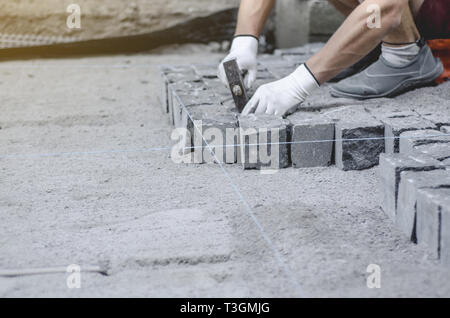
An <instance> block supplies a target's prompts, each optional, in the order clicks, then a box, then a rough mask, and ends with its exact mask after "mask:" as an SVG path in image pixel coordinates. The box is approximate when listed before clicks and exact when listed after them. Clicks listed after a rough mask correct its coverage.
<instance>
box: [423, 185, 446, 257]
mask: <svg viewBox="0 0 450 318" xmlns="http://www.w3.org/2000/svg"><path fill="white" fill-rule="evenodd" d="M417 193H418V194H417V229H416V231H417V242H418V243H419V244H425V245H426V246H427V247H428V250H429V251H430V253H431V255H432V256H433V257H434V258H440V256H441V251H443V248H445V249H446V250H445V254H447V253H448V247H449V246H448V241H447V240H446V239H447V233H448V232H447V231H444V236H445V238H444V239H443V238H441V236H442V232H441V227H444V223H443V222H442V216H443V213H446V214H447V213H448V207H449V206H450V189H449V188H447V189H445V188H442V189H441V188H439V189H419V190H418V192H417ZM446 216H447V215H446ZM444 219H445V221H447V218H446V217H444ZM445 227H447V224H445ZM444 240H445V243H444ZM441 243H444V244H443V246H441ZM445 258H446V259H447V255H446V256H445Z"/></svg>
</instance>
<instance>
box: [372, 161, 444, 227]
mask: <svg viewBox="0 0 450 318" xmlns="http://www.w3.org/2000/svg"><path fill="white" fill-rule="evenodd" d="M435 169H444V167H443V166H442V165H441V163H440V162H439V161H437V160H435V159H432V158H429V157H428V156H425V155H423V154H417V155H414V156H412V155H403V154H381V155H380V166H379V170H378V172H379V180H380V189H381V208H382V209H383V211H384V212H385V213H386V214H387V215H388V216H389V217H390V218H391V220H392V221H394V222H395V219H396V212H397V202H398V201H397V200H398V189H399V184H400V180H401V175H400V174H401V173H402V172H403V171H429V170H435Z"/></svg>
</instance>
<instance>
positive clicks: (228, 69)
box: [223, 59, 248, 113]
mask: <svg viewBox="0 0 450 318" xmlns="http://www.w3.org/2000/svg"><path fill="white" fill-rule="evenodd" d="M223 67H224V69H225V74H226V75H227V79H228V86H229V87H230V91H231V95H233V100H234V103H235V105H236V108H237V110H238V111H239V113H241V112H242V110H243V109H244V107H245V105H246V104H247V102H248V95H247V91H246V90H245V86H244V83H243V80H242V75H241V71H240V70H239V67H238V64H237V62H236V59H232V60H229V61H226V62H224V63H223Z"/></svg>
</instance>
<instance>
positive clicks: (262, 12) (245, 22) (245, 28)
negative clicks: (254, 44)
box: [235, 0, 275, 37]
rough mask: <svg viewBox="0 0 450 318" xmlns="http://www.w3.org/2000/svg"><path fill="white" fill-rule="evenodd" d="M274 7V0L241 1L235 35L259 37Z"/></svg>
mask: <svg viewBox="0 0 450 318" xmlns="http://www.w3.org/2000/svg"><path fill="white" fill-rule="evenodd" d="M274 5H275V0H242V1H241V6H240V8H239V15H238V23H237V27H236V33H235V34H236V35H240V34H251V35H253V36H256V37H259V35H260V34H261V31H262V29H263V27H264V24H265V23H266V20H267V18H268V16H269V14H270V12H271V11H272V9H273V6H274Z"/></svg>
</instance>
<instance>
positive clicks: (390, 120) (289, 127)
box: [161, 43, 450, 170]
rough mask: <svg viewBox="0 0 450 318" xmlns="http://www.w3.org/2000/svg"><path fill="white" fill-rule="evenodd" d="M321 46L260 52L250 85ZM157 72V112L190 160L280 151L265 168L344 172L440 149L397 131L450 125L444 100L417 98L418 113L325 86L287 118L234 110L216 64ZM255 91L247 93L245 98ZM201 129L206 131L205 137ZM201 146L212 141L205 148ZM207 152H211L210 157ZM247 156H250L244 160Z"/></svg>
mask: <svg viewBox="0 0 450 318" xmlns="http://www.w3.org/2000/svg"><path fill="white" fill-rule="evenodd" d="M322 46H323V44H320V43H318V44H309V45H306V46H303V47H299V48H292V49H286V50H277V51H276V52H275V53H274V54H273V55H262V56H260V57H259V65H258V77H257V80H256V83H255V85H254V87H255V88H257V87H259V86H260V85H263V84H265V83H269V82H272V81H275V80H277V79H280V78H282V77H284V76H286V75H288V74H290V73H291V72H292V71H293V70H294V69H295V68H296V67H297V66H299V65H300V64H302V63H304V62H305V61H306V60H307V59H308V58H309V57H310V56H311V55H312V54H314V53H315V52H316V51H318V50H319V49H320V48H321V47H322ZM161 72H162V78H163V81H162V84H163V85H162V94H161V102H162V106H163V111H164V112H167V113H168V114H169V120H170V123H171V124H172V125H174V127H175V128H184V129H185V131H186V132H187V133H186V134H185V136H184V138H183V140H184V142H185V147H186V149H187V150H188V151H187V153H185V155H188V156H190V157H189V158H190V159H189V160H188V162H194V163H206V162H214V161H221V162H224V163H228V164H233V163H239V164H241V165H242V166H243V168H244V169H261V168H264V167H266V166H268V164H267V160H263V159H265V157H267V155H268V154H272V153H273V151H274V150H278V155H277V156H276V160H274V158H275V157H273V158H272V161H275V165H274V162H270V167H271V168H285V167H288V166H292V167H295V168H307V167H320V166H329V165H333V164H336V166H338V167H339V168H340V169H343V170H362V169H367V168H371V167H374V166H376V165H378V163H379V158H380V154H381V153H384V152H385V151H386V152H387V153H396V152H399V150H400V148H401V147H402V148H403V149H404V151H412V148H420V151H422V152H425V151H429V152H431V151H438V150H437V149H434V147H432V146H431V145H430V144H429V143H428V142H427V141H426V140H425V141H424V140H422V139H420V138H417V139H415V141H414V142H408V141H407V140H408V139H403V138H399V137H400V136H401V135H403V134H405V135H408V134H413V135H414V132H415V131H417V130H425V132H427V131H428V130H430V129H431V130H436V131H438V130H439V129H441V128H442V131H443V132H441V134H445V131H446V130H445V129H447V128H445V126H446V125H448V126H450V115H449V111H448V105H437V106H435V107H437V108H439V107H441V109H431V108H430V107H425V108H424V107H422V103H420V102H419V103H418V104H417V105H420V106H421V108H420V109H419V111H417V110H416V109H415V107H414V104H413V105H412V104H411V101H410V100H407V101H405V102H395V100H390V99H382V100H372V101H366V102H362V101H357V100H351V99H342V98H341V99H336V98H332V97H331V96H330V94H329V91H330V87H329V86H328V84H325V85H323V86H322V87H321V89H320V90H319V91H318V92H317V93H315V94H314V95H313V96H311V97H310V98H308V100H307V101H306V102H305V103H303V104H302V105H299V107H298V109H297V111H296V112H294V113H292V114H290V115H289V116H287V117H285V118H281V117H275V116H268V115H264V116H255V115H252V116H240V115H239V113H238V112H237V111H236V109H235V106H234V102H233V99H232V96H231V93H230V91H229V89H228V88H226V87H225V86H224V85H223V84H222V83H221V82H220V81H219V79H218V78H217V76H216V74H217V64H212V65H185V66H164V67H162V68H161ZM254 91H255V89H253V90H252V91H251V92H249V93H250V96H251V95H252V94H253V93H254ZM436 98H437V99H439V98H440V97H436ZM435 104H439V103H435ZM445 107H447V110H446V111H445V109H444V108H445ZM438 111H439V113H437V112H438ZM443 113H445V114H446V115H445V116H444V115H443ZM200 121H201V124H200ZM195 123H196V124H195ZM208 128H215V131H220V132H222V133H223V137H222V138H215V134H211V131H214V130H210V129H208ZM205 131H206V132H209V134H208V133H207V134H206V135H205V134H204V132H205ZM200 132H201V133H200ZM225 132H227V133H225ZM202 134H203V136H202ZM213 135H214V136H213ZM385 136H386V137H387V138H385ZM434 138H435V137H434ZM217 139H219V140H217ZM401 140H405V141H404V142H400V141H401ZM207 144H209V145H210V146H211V147H210V148H208V149H207V151H203V150H204V148H206V147H207ZM212 144H214V146H213V145H212ZM267 145H269V146H268V147H263V146H267ZM435 147H436V148H439V150H442V151H443V152H444V153H445V149H447V148H446V146H442V145H440V146H435ZM219 148H221V149H219ZM441 148H442V149H441ZM406 149H408V150H406ZM210 150H214V152H215V154H216V155H215V156H212V155H210V154H209V152H210ZM436 156H438V157H439V155H436ZM250 157H251V158H253V159H255V158H256V160H248V159H249V158H250ZM435 159H436V160H438V159H439V158H435ZM250 161H251V163H250Z"/></svg>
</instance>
